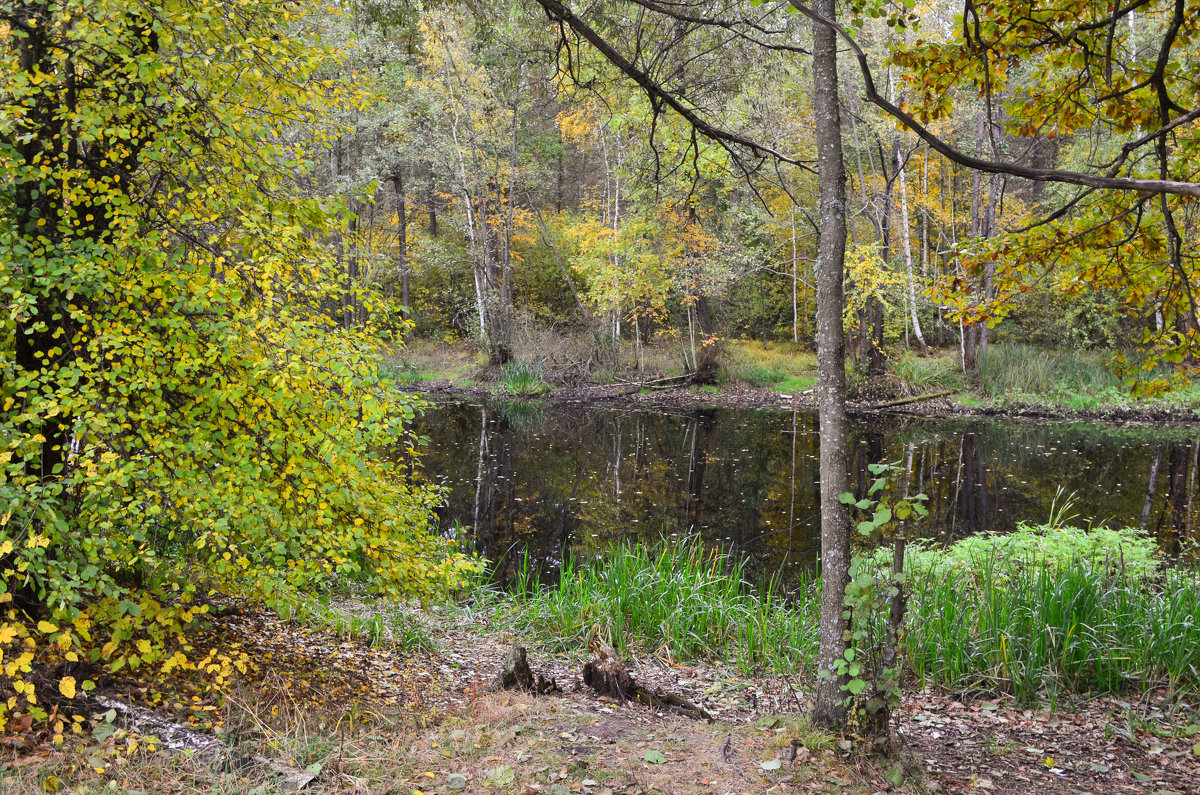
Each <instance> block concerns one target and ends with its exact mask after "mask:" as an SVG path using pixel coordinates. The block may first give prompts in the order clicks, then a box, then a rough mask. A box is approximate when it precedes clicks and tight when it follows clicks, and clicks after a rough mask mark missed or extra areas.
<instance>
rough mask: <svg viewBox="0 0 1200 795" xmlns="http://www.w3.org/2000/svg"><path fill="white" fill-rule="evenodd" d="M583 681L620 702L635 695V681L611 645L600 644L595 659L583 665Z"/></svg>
mask: <svg viewBox="0 0 1200 795" xmlns="http://www.w3.org/2000/svg"><path fill="white" fill-rule="evenodd" d="M583 683H584V684H585V685H587V686H588V687H590V688H591V689H592V690H595V691H596V692H597V693H599V694H600V695H602V696H608V697H609V698H615V699H616V700H617V701H620V702H622V703H624V702H625V701H629V700H631V699H634V698H636V697H637V691H638V686H637V683H636V682H634V681H633V677H632V676H630V675H629V671H627V670H625V666H624V665H621V661H620V660H619V659H618V658H617V653H616V652H615V651H613V649H612V647H611V646H601V647H600V648H599V649H597V650H596V659H594V660H592V661H591V662H589V663H588V664H587V665H585V666H583Z"/></svg>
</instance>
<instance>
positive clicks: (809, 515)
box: [417, 399, 1200, 571]
mask: <svg viewBox="0 0 1200 795" xmlns="http://www.w3.org/2000/svg"><path fill="white" fill-rule="evenodd" d="M417 430H418V432H419V433H421V434H423V435H425V436H427V437H429V446H428V452H427V453H426V455H425V459H424V460H425V466H424V469H425V477H427V478H428V479H430V480H432V481H435V482H440V483H444V484H446V485H447V486H448V487H449V490H450V493H449V504H448V505H447V507H446V508H445V509H443V517H442V518H443V519H444V520H446V521H457V522H459V523H461V524H462V525H463V526H464V527H467V528H470V532H471V534H472V535H473V537H474V539H475V542H476V545H477V548H478V549H479V550H480V551H481V552H482V553H483V554H485V555H486V556H487V557H489V558H490V559H491V560H493V561H495V562H496V563H497V564H498V566H499V568H500V569H501V570H502V571H503V570H505V569H510V570H511V566H513V565H516V562H517V561H518V560H519V559H520V558H521V557H522V556H523V554H524V552H525V550H526V549H528V550H529V551H530V553H531V554H532V555H534V556H535V557H536V558H538V559H540V560H543V561H545V562H546V563H549V564H553V563H554V562H555V561H558V560H560V559H561V557H562V554H563V552H564V550H567V551H577V552H578V551H584V550H587V549H589V548H591V547H592V546H594V545H595V544H597V543H600V544H603V543H606V542H610V541H614V540H618V539H625V538H641V539H647V540H650V541H656V540H658V539H660V538H662V537H664V536H672V535H673V534H686V533H699V534H700V535H701V536H702V537H703V538H704V539H705V540H706V541H707V542H710V543H722V544H726V545H732V546H733V547H736V548H738V549H740V550H742V551H743V552H745V553H747V554H749V555H750V557H751V558H752V559H753V560H754V561H755V562H756V563H758V564H759V565H761V566H762V567H764V568H770V569H778V568H780V567H783V568H785V569H799V568H807V567H810V566H812V565H813V563H814V562H815V560H816V556H817V551H818V548H819V522H818V516H817V511H818V494H817V488H818V482H817V477H818V472H817V444H818V436H817V424H816V415H815V414H813V413H809V412H803V411H801V412H790V411H786V410H781V409H778V408H760V409H731V408H711V409H670V408H660V407H644V406H632V405H621V406H615V405H611V404H573V403H555V402H543V403H528V402H509V403H503V402H498V403H492V402H483V401H476V400H463V399H449V400H447V399H437V400H436V402H435V404H434V406H433V407H432V408H431V409H429V410H428V411H427V412H426V413H425V414H424V415H423V416H422V417H421V418H420V419H419V420H418V422H417ZM1198 437H1200V429H1196V428H1194V427H1183V428H1180V427H1171V428H1154V427H1125V428H1121V427H1113V426H1105V425H1100V424H1088V423H1032V422H1021V421H1014V420H991V419H953V420H940V419H939V420H935V419H924V418H920V419H912V418H879V417H872V418H869V419H867V418H858V419H855V418H852V420H851V441H850V446H851V449H850V461H851V466H852V470H851V483H852V484H854V486H855V487H856V488H857V489H858V491H859V492H860V494H861V493H863V492H865V489H866V488H867V486H868V485H869V484H870V482H871V478H870V476H869V474H868V473H867V465H868V464H870V463H874V462H897V461H898V462H900V463H901V464H902V465H903V466H904V467H905V469H906V471H907V473H908V475H907V478H908V482H907V484H906V485H907V487H908V488H909V489H910V491H911V492H912V493H917V492H923V493H925V494H927V495H929V502H928V503H927V505H928V507H929V509H930V516H929V519H927V520H926V521H925V522H924V523H923V524H922V525H921V526H920V527H918V528H915V529H909V531H908V535H910V536H914V535H920V536H927V537H940V538H946V539H955V538H961V537H963V536H966V535H969V534H971V533H978V532H984V531H1007V530H1011V529H1013V528H1014V527H1015V526H1016V525H1017V523H1018V522H1032V523H1040V522H1044V521H1045V520H1046V519H1047V517H1048V515H1049V514H1050V511H1051V508H1052V505H1053V503H1054V501H1055V495H1056V493H1057V491H1058V489H1059V487H1060V486H1061V487H1062V488H1063V489H1065V491H1066V492H1067V493H1072V492H1073V493H1074V505H1073V508H1072V509H1071V513H1074V514H1076V515H1077V518H1076V520H1075V522H1074V523H1075V524H1082V525H1086V523H1088V522H1094V523H1097V524H1101V523H1103V524H1108V525H1127V526H1134V527H1137V526H1143V527H1145V528H1146V529H1147V530H1148V531H1149V532H1151V533H1152V534H1154V535H1155V536H1156V537H1157V538H1158V539H1159V541H1160V543H1161V544H1162V545H1163V547H1164V548H1165V549H1167V550H1168V551H1174V550H1175V549H1177V548H1178V544H1179V542H1180V540H1181V539H1182V538H1185V537H1187V536H1188V535H1189V534H1190V533H1191V532H1192V530H1193V528H1194V526H1195V525H1194V520H1195V516H1196V512H1197V510H1200V506H1198V505H1196V501H1195V500H1194V496H1195V493H1196V481H1197V471H1196V469H1197V449H1198V448H1197V444H1196V442H1197V438H1198ZM1060 502H1061V499H1060Z"/></svg>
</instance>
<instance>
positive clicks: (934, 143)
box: [539, 0, 1200, 198]
mask: <svg viewBox="0 0 1200 795" xmlns="http://www.w3.org/2000/svg"><path fill="white" fill-rule="evenodd" d="M541 1H542V0H539V2H541ZM787 2H788V3H789V5H791V6H792V8H795V9H796V10H797V11H799V12H800V13H801V14H804V15H805V16H806V17H808V18H809V19H811V20H813V21H814V22H817V23H819V24H821V25H824V26H825V27H827V28H829V29H830V30H832V31H834V32H835V33H836V34H837V35H838V36H839V37H840V38H841V39H842V40H843V41H845V42H846V44H847V45H849V47H850V49H851V50H852V51H853V52H854V56H855V59H856V60H857V61H858V67H859V71H861V72H862V76H863V84H864V86H865V89H866V98H867V101H869V102H871V103H872V104H873V105H876V106H877V107H879V108H880V109H881V110H883V111H884V112H885V113H887V114H888V115H889V116H891V117H893V118H895V119H896V120H898V121H899V122H900V123H901V124H903V125H904V126H905V127H907V128H908V129H910V130H912V131H913V132H914V133H916V134H917V136H918V137H920V138H921V140H923V141H924V142H925V143H927V144H928V145H929V147H930V148H931V149H933V150H934V151H935V152H937V153H938V154H940V155H942V156H943V157H945V158H946V159H947V160H950V161H952V162H954V163H957V164H959V165H960V166H964V167H966V168H969V169H973V170H975V171H982V172H984V173H986V174H1007V175H1009V176H1014V177H1021V178H1023V179H1028V180H1032V181H1034V182H1059V183H1065V184H1068V185H1083V186H1085V187H1089V188H1098V189H1101V190H1120V191H1144V192H1147V193H1171V194H1176V195H1180V196H1195V197H1198V198H1200V183H1197V182H1181V181H1178V180H1171V179H1138V178H1136V177H1116V176H1108V175H1103V174H1087V173H1084V172H1079V171H1065V170H1062V169H1052V168H1033V167H1030V166H1023V165H1020V164H1019V163H1010V162H1002V161H995V160H985V159H983V158H979V157H973V156H972V155H968V154H966V153H965V152H960V151H959V150H957V149H955V148H954V147H953V146H951V145H950V144H948V143H946V142H945V141H943V140H942V139H941V138H939V137H938V136H936V135H934V134H933V133H932V132H931V131H930V130H929V129H928V128H927V127H925V125H923V124H921V123H920V122H919V121H917V120H916V119H915V118H914V117H913V116H912V115H911V114H909V113H906V112H905V111H903V110H901V109H900V108H899V107H897V106H895V105H893V104H892V103H891V102H889V101H888V100H887V99H885V98H884V97H883V96H882V95H881V94H880V93H879V92H878V90H876V88H875V79H874V76H873V75H872V73H871V66H870V64H869V62H868V60H867V54H866V53H865V52H864V51H863V49H862V47H860V46H859V45H858V42H857V41H855V40H854V37H853V36H851V35H850V33H849V32H847V30H846V29H845V28H844V27H842V26H841V25H840V24H838V23H837V22H836V21H835V20H832V19H828V18H826V17H823V16H821V15H820V14H817V13H816V12H815V11H813V10H812V9H811V8H809V7H808V6H806V5H804V4H802V3H798V2H795V0H787ZM1196 113H1197V112H1196V111H1192V112H1190V113H1187V114H1185V115H1184V116H1182V117H1180V118H1179V119H1176V120H1175V121H1173V122H1171V123H1170V124H1168V125H1165V127H1164V129H1162V130H1159V131H1158V132H1157V133H1156V134H1154V135H1150V136H1143V138H1141V139H1138V141H1135V142H1133V143H1135V144H1137V145H1139V146H1140V145H1144V144H1145V143H1148V142H1149V141H1150V140H1154V139H1155V138H1158V137H1159V136H1161V135H1164V134H1165V132H1166V130H1167V129H1170V128H1173V127H1175V126H1177V125H1179V124H1182V123H1185V121H1190V120H1192V119H1194V118H1196ZM1132 148H1136V146H1135V147H1132Z"/></svg>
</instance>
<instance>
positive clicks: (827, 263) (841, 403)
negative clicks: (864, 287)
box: [813, 0, 850, 727]
mask: <svg viewBox="0 0 1200 795" xmlns="http://www.w3.org/2000/svg"><path fill="white" fill-rule="evenodd" d="M813 9H814V10H815V11H816V13H817V14H818V15H820V16H822V17H825V18H826V19H834V18H835V13H836V9H835V0H814V2H813ZM813 117H814V120H815V122H816V139H817V140H816V142H817V172H818V186H819V208H820V212H819V214H820V219H821V229H820V235H819V242H818V244H817V268H816V270H817V292H818V299H817V369H818V379H817V416H818V420H819V423H820V438H821V449H820V458H821V464H820V465H821V577H822V581H823V585H822V596H821V647H820V652H819V653H818V655H817V668H818V672H819V673H820V674H821V678H820V680H819V683H818V685H817V699H816V709H815V712H814V716H813V717H814V719H815V720H816V722H817V723H818V724H819V725H822V726H827V727H840V726H842V725H844V724H845V722H846V707H845V704H844V698H845V696H844V693H843V691H842V689H841V685H842V683H843V679H842V678H841V677H838V676H836V675H835V674H834V673H833V671H834V663H835V661H836V660H838V659H841V658H842V657H843V656H844V655H845V653H846V639H845V637H844V634H843V633H844V632H845V629H846V620H845V619H844V618H842V610H843V606H842V599H843V598H844V597H845V593H846V584H847V582H848V580H849V574H850V515H849V512H848V510H847V508H846V506H845V505H843V504H842V503H841V502H840V501H839V500H838V496H839V495H840V494H842V493H843V492H844V491H846V484H847V475H846V337H845V330H844V329H843V327H842V306H843V303H844V300H845V296H844V294H843V287H844V285H843V278H844V269H845V260H846V173H845V164H844V163H843V160H842V123H841V114H840V109H839V108H838V76H837V38H836V35H835V33H834V32H833V31H832V30H831V29H829V28H827V27H825V26H824V25H822V24H820V23H819V22H814V23H813Z"/></svg>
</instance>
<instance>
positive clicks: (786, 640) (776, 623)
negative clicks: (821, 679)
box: [504, 541, 817, 672]
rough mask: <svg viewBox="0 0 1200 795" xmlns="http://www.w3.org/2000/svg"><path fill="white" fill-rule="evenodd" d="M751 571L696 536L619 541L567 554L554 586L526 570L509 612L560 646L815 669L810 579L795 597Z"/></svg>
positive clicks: (521, 625) (517, 624) (514, 621)
mask: <svg viewBox="0 0 1200 795" xmlns="http://www.w3.org/2000/svg"><path fill="white" fill-rule="evenodd" d="M745 574H746V572H745V568H744V561H743V560H742V559H741V558H737V557H734V556H732V555H729V554H727V553H723V552H719V551H715V550H706V549H705V548H704V547H703V546H702V545H701V544H700V543H699V542H698V541H688V542H684V543H681V544H675V545H669V544H666V543H662V544H660V545H658V546H656V547H648V546H646V545H644V544H633V543H621V544H617V545H616V546H614V547H612V548H610V549H608V550H606V551H605V552H603V554H600V555H597V556H596V557H592V558H586V559H575V558H573V559H568V560H567V561H566V563H564V565H563V567H562V569H561V571H560V573H559V576H558V578H557V581H556V582H553V583H551V584H550V587H543V583H542V582H541V579H540V577H539V576H538V575H537V574H536V573H535V572H533V571H531V570H530V569H528V568H527V569H526V570H525V571H524V572H523V573H522V575H521V576H519V577H518V578H517V581H516V583H515V585H514V587H513V591H514V593H515V598H514V602H513V604H512V606H511V609H510V610H508V612H507V615H506V616H505V617H504V618H505V620H506V621H507V623H509V624H510V625H512V626H513V627H514V628H515V629H518V630H520V631H524V632H528V633H533V634H536V635H537V636H539V637H540V638H541V639H542V640H543V641H545V642H546V643H547V644H548V645H549V646H551V647H552V648H555V649H558V650H574V649H578V648H580V647H581V646H583V647H586V646H587V644H588V643H590V642H591V641H592V640H596V639H599V640H601V641H603V642H605V643H608V644H610V645H612V646H613V647H614V648H615V649H617V651H619V652H630V651H641V652H650V653H655V654H658V655H661V656H664V657H666V658H668V659H673V660H687V659H704V658H708V659H712V658H717V659H723V660H725V661H727V662H732V663H735V664H736V665H737V666H738V667H739V668H741V669H742V670H743V671H753V670H760V669H763V668H768V669H772V670H776V671H781V672H788V671H795V670H798V669H802V668H805V667H811V664H812V661H813V660H815V659H816V650H817V625H816V623H815V614H814V613H813V612H812V611H811V610H810V609H808V607H807V603H808V602H810V601H811V599H812V596H811V593H809V592H810V591H811V590H812V584H811V583H808V584H806V585H804V584H802V587H801V588H800V589H799V590H800V594H801V601H800V603H797V604H792V603H789V602H786V601H785V600H784V598H783V597H782V595H781V593H780V592H779V589H778V587H777V581H775V580H772V581H770V582H769V583H767V584H766V585H764V586H763V587H762V588H760V589H757V590H756V589H754V588H752V587H751V585H750V584H749V583H748V582H747V581H746V578H745Z"/></svg>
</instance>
